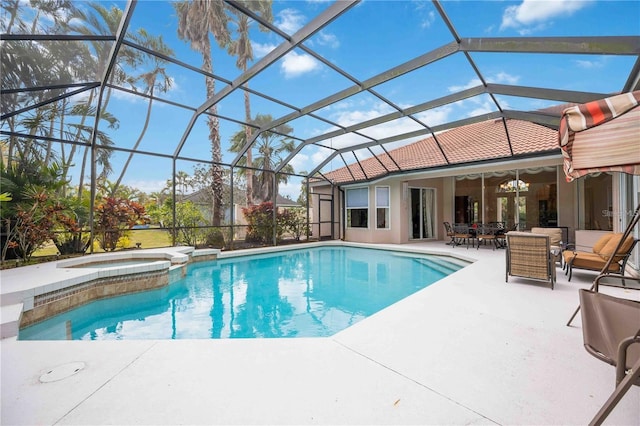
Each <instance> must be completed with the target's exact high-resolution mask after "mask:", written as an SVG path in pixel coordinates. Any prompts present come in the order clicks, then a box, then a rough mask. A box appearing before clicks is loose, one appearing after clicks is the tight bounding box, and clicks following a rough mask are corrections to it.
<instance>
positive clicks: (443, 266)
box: [413, 257, 464, 275]
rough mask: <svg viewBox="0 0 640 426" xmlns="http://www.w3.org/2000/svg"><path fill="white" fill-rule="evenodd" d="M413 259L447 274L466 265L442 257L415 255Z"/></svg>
mask: <svg viewBox="0 0 640 426" xmlns="http://www.w3.org/2000/svg"><path fill="white" fill-rule="evenodd" d="M413 260H415V261H416V262H418V263H420V264H422V265H424V266H427V267H429V268H431V269H434V270H436V271H438V272H442V273H443V274H446V275H449V274H453V273H454V272H457V271H459V270H460V269H461V268H463V267H464V266H463V265H459V264H456V263H452V262H449V261H446V260H443V259H440V258H428V259H422V258H418V257H415V258H414V259H413Z"/></svg>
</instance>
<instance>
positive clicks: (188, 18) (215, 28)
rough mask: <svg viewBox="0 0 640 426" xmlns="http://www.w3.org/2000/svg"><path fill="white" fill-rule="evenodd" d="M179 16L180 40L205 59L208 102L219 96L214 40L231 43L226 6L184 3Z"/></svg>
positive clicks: (215, 186)
mask: <svg viewBox="0 0 640 426" xmlns="http://www.w3.org/2000/svg"><path fill="white" fill-rule="evenodd" d="M173 6H174V8H175V10H176V12H177V15H178V37H180V39H181V40H185V41H188V42H189V43H190V44H191V48H192V49H194V50H195V51H196V52H199V53H200V54H201V55H202V60H203V63H202V70H203V71H204V72H205V73H206V74H207V75H206V76H205V84H206V88H207V98H208V99H211V98H213V96H214V95H215V80H214V78H213V77H212V75H213V60H212V55H211V40H210V38H209V33H211V34H213V37H214V39H215V41H216V42H217V43H218V45H219V46H220V47H222V48H226V46H227V45H228V44H229V41H230V35H229V28H228V16H227V14H226V12H225V6H224V3H223V2H221V1H198V0H182V1H178V2H176V3H173ZM217 110H218V108H217V106H216V105H215V104H214V105H212V106H211V107H209V109H208V110H207V112H208V113H209V114H208V116H207V124H208V126H209V140H210V142H211V161H212V165H211V175H212V192H213V203H212V207H213V220H212V222H213V225H215V226H220V224H221V222H222V185H223V180H222V168H221V166H220V163H221V162H222V151H221V147H220V122H219V120H218V117H217V115H216V114H217Z"/></svg>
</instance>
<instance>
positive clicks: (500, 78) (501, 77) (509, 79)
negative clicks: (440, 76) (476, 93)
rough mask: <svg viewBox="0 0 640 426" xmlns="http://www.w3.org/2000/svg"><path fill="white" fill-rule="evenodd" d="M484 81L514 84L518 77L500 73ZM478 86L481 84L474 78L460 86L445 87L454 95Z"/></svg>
mask: <svg viewBox="0 0 640 426" xmlns="http://www.w3.org/2000/svg"><path fill="white" fill-rule="evenodd" d="M485 79H486V80H487V83H504V84H516V83H518V81H519V80H520V77H518V76H514V75H511V74H509V73H506V72H504V71H502V72H499V73H497V74H494V75H488V76H486V78H485ZM480 84H482V83H481V82H480V79H479V78H477V77H474V78H472V79H471V80H469V82H468V83H467V84H464V85H462V86H449V87H447V90H449V92H451V93H455V92H460V91H462V90H466V89H471V88H472V87H476V86H479V85H480Z"/></svg>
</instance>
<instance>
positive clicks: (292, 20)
mask: <svg viewBox="0 0 640 426" xmlns="http://www.w3.org/2000/svg"><path fill="white" fill-rule="evenodd" d="M305 20H306V18H305V17H304V15H303V14H301V13H300V12H299V11H297V10H295V9H284V10H283V11H281V12H280V13H278V16H277V18H276V22H275V25H276V27H278V28H279V29H281V30H282V31H284V32H285V33H287V34H294V33H295V32H296V31H298V30H299V29H300V28H302V27H303V26H304V23H305Z"/></svg>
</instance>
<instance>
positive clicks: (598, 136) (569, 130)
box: [558, 91, 640, 182]
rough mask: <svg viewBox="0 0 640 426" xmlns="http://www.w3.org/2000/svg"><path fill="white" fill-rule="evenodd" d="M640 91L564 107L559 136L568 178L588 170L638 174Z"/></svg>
mask: <svg viewBox="0 0 640 426" xmlns="http://www.w3.org/2000/svg"><path fill="white" fill-rule="evenodd" d="M639 104H640V91H635V92H629V93H623V94H620V95H616V96H612V97H610V98H605V99H601V100H598V101H593V102H588V103H586V104H582V105H576V106H573V107H571V108H567V109H565V110H564V111H563V113H562V117H561V118H560V129H559V131H558V139H559V143H560V149H561V150H562V155H563V157H564V172H565V175H566V177H567V181H568V182H570V181H572V180H574V179H576V178H579V177H581V176H584V175H586V174H589V173H597V172H605V171H615V172H623V173H629V174H634V175H640V105H639Z"/></svg>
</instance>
